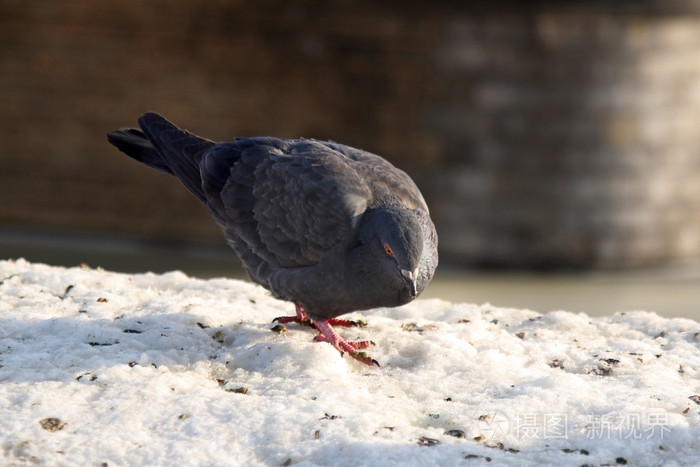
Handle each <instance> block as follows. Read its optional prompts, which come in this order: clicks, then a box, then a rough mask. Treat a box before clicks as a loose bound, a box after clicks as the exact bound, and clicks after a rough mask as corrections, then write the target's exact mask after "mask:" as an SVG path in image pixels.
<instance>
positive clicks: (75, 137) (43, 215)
mask: <svg viewBox="0 0 700 467" xmlns="http://www.w3.org/2000/svg"><path fill="white" fill-rule="evenodd" d="M490 5H491V6H489V7H479V8H476V7H470V6H465V3H463V2H447V1H445V2H430V4H428V3H426V2H400V3H399V2H397V3H395V4H392V3H386V2H327V1H324V2H321V1H318V2H313V1H311V2H305V3H302V4H294V5H293V4H291V3H286V2H283V3H270V2H254V3H251V2H230V1H224V0H197V1H191V2H178V3H177V4H173V3H172V2H170V1H167V0H152V1H149V2H141V1H136V0H120V1H116V0H107V1H102V2H91V1H88V0H74V1H71V2H49V1H46V2H41V1H40V2H31V3H27V2H23V1H18V0H5V1H4V2H2V3H0V51H1V52H2V53H1V55H0V196H1V199H3V202H2V203H1V204H0V224H12V225H29V226H38V227H42V226H49V227H60V228H71V229H82V230H89V231H95V232H100V231H121V232H131V233H136V234H139V235H146V236H153V237H171V238H196V239H197V238H198V239H218V238H220V233H219V232H218V230H217V228H216V226H215V225H214V224H213V222H212V221H211V220H210V219H209V218H208V215H207V214H206V211H205V209H203V208H202V207H201V206H200V205H199V204H198V202H197V201H196V200H195V199H194V198H193V197H191V195H189V193H188V192H187V191H186V190H185V189H184V188H182V187H181V186H180V185H179V184H178V183H176V182H175V181H174V180H171V179H169V178H168V177H166V176H164V175H161V174H159V173H157V172H155V171H149V170H146V169H145V168H144V167H141V166H140V165H139V164H136V163H134V162H132V161H131V160H129V159H128V158H126V157H124V156H121V155H120V154H119V153H117V152H116V151H115V150H113V149H112V148H111V147H110V146H109V145H108V144H107V143H106V140H105V137H104V135H105V133H106V132H107V131H109V130H111V129H113V128H116V127H120V126H125V125H132V124H134V123H135V119H136V117H137V116H138V115H139V114H140V113H141V112H143V111H145V110H156V111H159V112H162V113H163V114H164V115H166V116H167V117H168V118H170V119H171V120H173V121H174V122H176V123H177V124H179V125H181V126H183V127H185V128H188V129H190V130H191V131H194V132H196V133H199V134H201V135H203V136H206V137H210V138H212V139H216V140H225V139H230V138H232V137H233V136H237V135H248V136H250V135H259V134H270V135H276V136H283V137H299V136H306V137H315V138H320V139H333V140H336V141H340V142H343V143H346V144H350V145H354V146H357V147H361V148H364V149H367V150H370V151H373V152H376V153H379V154H382V155H384V156H386V157H387V158H389V159H390V160H392V161H393V162H394V163H396V164H397V165H399V166H401V167H403V168H405V169H407V170H408V171H409V172H410V173H411V174H412V175H413V176H414V177H415V178H416V180H417V182H418V183H419V185H420V186H421V187H422V188H423V190H424V193H425V195H426V198H427V199H428V202H429V204H430V205H431V209H432V211H433V216H434V218H435V221H436V224H437V226H438V231H439V233H440V242H441V244H440V247H441V254H442V259H443V262H444V263H449V262H452V263H457V264H472V265H473V264H480V265H499V266H518V267H546V266H553V267H558V266H581V267H590V266H613V267H624V266H637V265H646V264H659V263H665V262H669V261H675V260H681V259H691V258H697V257H698V256H700V196H699V195H700V193H698V191H699V190H700V152H699V151H698V150H699V149H700V148H699V146H700V136H699V135H698V129H699V128H700V125H698V123H700V122H699V121H700V14H698V9H697V7H694V5H693V3H692V2H654V1H647V2H540V3H537V2H536V3H528V6H522V5H523V4H522V3H521V2H492V3H491V4H490Z"/></svg>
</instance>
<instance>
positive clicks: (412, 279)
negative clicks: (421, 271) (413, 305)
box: [401, 269, 418, 298]
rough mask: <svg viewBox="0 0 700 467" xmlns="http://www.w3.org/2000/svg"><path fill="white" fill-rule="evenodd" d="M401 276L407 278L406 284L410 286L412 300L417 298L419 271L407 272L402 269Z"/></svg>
mask: <svg viewBox="0 0 700 467" xmlns="http://www.w3.org/2000/svg"><path fill="white" fill-rule="evenodd" d="M401 275H403V277H405V278H406V284H407V285H408V292H409V293H410V294H411V298H416V295H417V294H418V292H417V290H416V289H417V284H416V281H417V280H418V269H416V270H415V271H407V270H406V269H402V270H401Z"/></svg>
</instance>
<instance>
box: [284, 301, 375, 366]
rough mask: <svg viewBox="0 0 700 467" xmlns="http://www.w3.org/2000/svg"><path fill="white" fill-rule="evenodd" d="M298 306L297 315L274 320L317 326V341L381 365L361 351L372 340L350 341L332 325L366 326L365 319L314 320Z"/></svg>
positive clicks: (367, 363)
mask: <svg viewBox="0 0 700 467" xmlns="http://www.w3.org/2000/svg"><path fill="white" fill-rule="evenodd" d="M295 306H296V312H297V314H296V315H295V316H280V317H279V318H275V319H274V320H272V321H273V322H277V323H281V324H286V323H299V324H301V325H302V326H313V327H315V328H316V329H317V330H318V332H319V333H320V334H319V335H318V336H316V338H315V339H314V340H315V341H316V342H328V343H329V344H331V345H332V346H333V347H335V348H336V350H338V352H340V355H343V354H344V353H345V352H347V353H349V354H350V356H351V357H352V358H354V359H355V360H357V361H360V362H362V363H364V364H366V365H377V366H379V363H377V361H376V360H375V359H373V358H372V357H370V356H369V355H367V354H366V353H365V352H359V350H360V349H366V348H367V347H369V346H370V345H372V344H373V342H371V341H357V342H352V341H351V342H348V341H346V340H344V339H343V338H342V337H340V336H339V335H338V334H337V333H336V332H335V330H334V329H333V327H332V326H341V327H357V326H366V323H364V322H363V321H359V322H356V321H350V320H347V319H335V318H332V319H322V320H320V321H312V320H311V318H309V315H307V314H306V312H305V311H304V309H303V308H302V307H300V306H299V305H295Z"/></svg>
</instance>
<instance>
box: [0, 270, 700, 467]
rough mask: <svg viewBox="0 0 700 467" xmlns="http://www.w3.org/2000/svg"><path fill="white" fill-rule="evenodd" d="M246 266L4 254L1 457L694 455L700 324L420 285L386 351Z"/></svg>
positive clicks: (378, 333) (394, 313)
mask: <svg viewBox="0 0 700 467" xmlns="http://www.w3.org/2000/svg"><path fill="white" fill-rule="evenodd" d="M291 313H293V306H292V305H291V304H289V303H285V302H280V301H278V300H275V299H274V298H272V297H271V296H269V295H268V294H267V293H266V292H265V291H264V290H263V289H262V288H260V287H258V286H256V285H254V284H251V283H249V282H243V281H238V280H229V279H210V280H200V279H196V278H191V277H188V276H186V275H185V274H183V273H181V272H170V273H166V274H162V275H156V274H151V273H148V274H133V275H131V274H119V273H113V272H108V271H104V270H100V269H97V270H95V269H89V268H87V267H80V268H68V269H66V268H59V267H51V266H47V265H42V264H33V263H29V262H27V261H24V260H17V261H0V464H2V465H108V466H122V465H124V466H127V465H222V466H223V465H246V466H255V465H265V466H282V465H294V466H314V465H323V466H327V465H355V466H363V465H367V466H389V465H391V466H394V465H425V466H432V465H449V466H452V465H465V466H478V465H489V466H496V465H518V466H523V465H524V466H527V465H532V466H536V465H576V466H579V465H584V464H589V465H606V464H607V465H622V464H624V463H627V464H628V465H639V466H644V465H662V464H663V465H698V464H700V428H698V426H699V422H700V397H696V396H698V395H700V373H699V372H700V351H699V350H698V343H699V342H700V324H699V323H697V322H695V321H692V320H688V319H680V318H677V319H666V318H661V317H659V316H658V315H656V314H654V313H648V312H641V311H634V312H631V311H630V312H620V313H616V314H614V315H611V316H607V317H600V318H591V317H589V316H587V315H585V314H582V313H578V314H573V313H568V312H564V311H558V312H552V313H547V314H539V313H536V312H534V311H530V310H520V309H503V308H495V307H492V306H490V305H489V304H483V305H473V304H463V303H450V302H446V301H442V300H437V299H430V300H420V299H419V300H417V301H416V302H414V303H411V304H409V305H407V306H404V307H400V308H395V309H377V310H371V311H367V312H363V313H355V314H352V315H349V317H350V318H355V319H358V318H361V319H365V320H367V321H368V326H367V327H364V328H351V329H340V330H339V331H340V333H341V335H343V336H344V337H345V338H347V339H351V340H364V339H371V340H373V341H374V342H375V343H376V345H375V346H373V347H372V348H371V349H370V351H369V353H370V354H371V355H372V357H374V358H375V359H377V360H378V361H379V362H380V363H381V365H382V366H381V368H376V367H368V366H364V365H362V364H360V363H358V362H356V361H354V360H352V359H349V358H347V357H345V358H341V356H340V354H339V353H338V352H337V351H335V350H334V349H333V348H331V346H330V345H328V344H326V343H315V342H313V340H312V338H313V336H314V333H313V332H312V331H311V329H309V328H301V327H299V326H296V325H292V324H290V325H287V329H288V331H287V332H282V333H279V334H278V333H275V332H273V331H271V330H270V329H271V328H272V326H273V325H272V324H271V321H272V319H273V318H275V317H277V316H281V315H289V314H291Z"/></svg>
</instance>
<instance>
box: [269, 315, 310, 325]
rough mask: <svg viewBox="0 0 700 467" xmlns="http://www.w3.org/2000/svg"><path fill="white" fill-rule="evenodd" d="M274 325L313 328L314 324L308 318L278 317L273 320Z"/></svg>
mask: <svg viewBox="0 0 700 467" xmlns="http://www.w3.org/2000/svg"><path fill="white" fill-rule="evenodd" d="M272 322H273V323H280V324H287V323H297V324H299V325H301V326H309V327H313V325H314V322H313V321H311V318H309V317H308V316H307V317H305V318H301V317H299V316H278V317H277V318H275V319H273V320H272Z"/></svg>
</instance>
